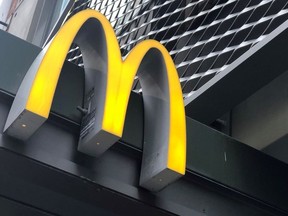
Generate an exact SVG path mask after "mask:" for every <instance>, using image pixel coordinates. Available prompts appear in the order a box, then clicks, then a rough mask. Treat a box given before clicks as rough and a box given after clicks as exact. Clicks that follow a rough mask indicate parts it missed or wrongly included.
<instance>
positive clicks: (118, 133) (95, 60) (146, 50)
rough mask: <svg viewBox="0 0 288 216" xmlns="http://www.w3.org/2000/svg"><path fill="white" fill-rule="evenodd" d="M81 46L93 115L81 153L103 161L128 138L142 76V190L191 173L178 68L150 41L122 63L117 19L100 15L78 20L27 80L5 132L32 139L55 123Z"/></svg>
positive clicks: (88, 112) (87, 105) (88, 109)
mask: <svg viewBox="0 0 288 216" xmlns="http://www.w3.org/2000/svg"><path fill="white" fill-rule="evenodd" d="M72 42H75V43H76V44H78V46H79V48H80V50H81V53H82V57H83V63H84V69H85V99H84V109H85V115H84V117H83V120H82V126H81V133H80V138H79V147H78V150H79V151H81V152H84V153H86V154H89V155H93V156H99V155H101V154H102V153H103V152H105V151H106V150H107V149H108V148H109V147H110V146H112V145H113V144H114V143H115V142H116V141H117V140H119V139H120V138H121V137H122V132H123V127H124V121H125V116H126V109H127V104H128V100H129V96H130V93H131V89H132V85H133V81H134V78H135V76H136V74H137V76H138V77H139V81H140V83H141V87H142V92H143V101H144V123H145V125H144V143H143V158H142V168H141V176H140V185H141V186H142V187H145V188H147V189H149V190H151V191H157V190H160V189H162V188H163V187H165V186H166V185H168V184H169V183H171V182H173V181H175V180H176V179H178V178H179V177H180V176H182V175H184V174H185V166H186V123H185V111H184V103H183V98H182V91H181V87H180V83H179V78H178V74H177V71H176V69H175V66H174V63H173V60H172V59H171V57H170V55H169V53H168V51H167V50H166V49H165V47H164V46H162V45H161V44H160V43H159V42H157V41H154V40H146V41H143V42H141V43H139V44H138V45H136V46H135V47H134V48H133V50H132V51H131V52H130V54H129V55H128V56H127V57H126V58H125V60H123V59H122V57H121V53H120V49H119V44H118V41H117V38H116V36H115V33H114V31H113V28H112V27H111V25H110V23H109V21H108V20H107V19H106V18H105V17H104V16H103V15H101V14H100V13H98V12H96V11H94V10H85V11H82V12H79V13H78V14H76V15H74V16H73V17H72V18H70V19H69V20H68V21H67V22H66V23H65V24H64V25H63V26H62V28H61V29H60V30H59V31H58V33H57V34H56V36H55V37H54V38H53V39H52V40H51V41H50V43H49V44H48V45H47V46H46V47H45V48H44V49H43V50H42V51H41V52H40V54H39V55H38V56H37V57H36V59H35V60H34V62H33V64H32V65H31V67H30V69H29V70H28V72H27V74H26V76H25V78H24V79H23V81H22V83H21V85H20V87H19V90H18V92H17V94H16V97H15V100H14V102H13V105H12V107H11V110H10V113H9V115H8V118H7V121H6V125H5V128H4V133H5V134H8V135H10V136H13V137H16V138H18V139H23V140H25V139H28V138H29V137H30V136H31V135H32V134H33V133H34V132H35V131H36V130H37V129H38V128H39V127H40V126H41V125H42V124H43V123H44V122H45V121H46V119H47V118H48V116H49V112H50V109H51V104H52V101H53V97H54V93H55V89H56V86H57V83H58V78H59V75H60V73H61V69H62V66H63V63H64V61H65V58H66V55H67V52H68V50H69V48H70V46H71V44H72Z"/></svg>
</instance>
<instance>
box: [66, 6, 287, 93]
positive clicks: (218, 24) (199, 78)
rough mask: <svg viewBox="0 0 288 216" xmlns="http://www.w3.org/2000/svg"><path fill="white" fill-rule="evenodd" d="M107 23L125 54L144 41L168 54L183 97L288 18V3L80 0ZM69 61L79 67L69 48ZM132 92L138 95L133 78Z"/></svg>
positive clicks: (76, 51)
mask: <svg viewBox="0 0 288 216" xmlns="http://www.w3.org/2000/svg"><path fill="white" fill-rule="evenodd" d="M85 8H92V9H95V10H98V11H100V12H101V13H103V14H104V15H105V16H106V17H107V18H108V19H109V20H110V22H111V24H112V26H113V28H114V29H115V32H116V35H117V38H118V40H119V44H120V48H121V52H122V55H123V56H125V55H126V54H127V53H128V52H129V51H130V50H131V49H132V48H133V47H134V46H135V45H136V44H137V43H139V42H140V41H142V40H144V39H148V38H149V39H156V40H158V41H160V42H161V43H162V44H163V45H164V46H165V47H166V48H167V49H168V51H169V52H170V55H171V56H172V58H173V60H174V62H175V65H176V67H177V70H178V74H179V77H180V82H181V86H182V91H183V97H184V98H187V97H189V96H190V95H191V94H193V92H194V91H196V90H197V89H199V88H200V87H201V86H202V85H203V84H205V83H206V82H207V81H209V80H210V79H211V78H212V77H214V76H215V75H216V74H217V73H220V72H221V71H223V69H224V68H226V67H227V66H228V65H229V64H231V63H232V62H233V61H234V60H235V59H237V58H238V57H239V56H240V55H242V54H243V53H244V52H246V51H247V50H248V49H250V48H251V47H252V46H253V45H255V44H256V43H257V42H259V41H261V40H262V39H263V38H264V37H265V36H266V35H267V34H269V33H270V32H271V31H273V30H274V29H275V28H276V27H278V26H279V25H280V24H282V23H283V22H284V21H286V20H287V18H288V2H287V0H241V1H239V0H167V1H164V0H136V1H134V0H79V1H77V2H76V4H75V5H74V8H73V9H72V10H71V14H70V15H73V14H74V13H76V12H78V11H80V10H83V9H85ZM67 58H68V60H69V61H72V62H74V63H76V64H78V65H79V66H82V65H83V63H82V58H81V52H80V51H79V49H78V47H76V46H73V47H72V49H71V50H70V52H69V54H68V57H67ZM133 88H134V91H136V92H141V86H140V84H139V83H138V80H137V78H136V79H135V83H134V87H133Z"/></svg>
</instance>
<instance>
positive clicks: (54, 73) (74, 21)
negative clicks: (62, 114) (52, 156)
mask: <svg viewBox="0 0 288 216" xmlns="http://www.w3.org/2000/svg"><path fill="white" fill-rule="evenodd" d="M91 18H92V19H97V20H98V21H99V22H100V23H101V25H102V27H103V30H104V33H105V36H106V41H107V45H106V46H107V59H108V62H107V65H108V69H107V89H106V99H105V108H104V114H103V123H102V128H103V130H105V131H107V132H109V133H112V134H115V135H116V136H118V137H121V136H122V132H123V127H124V120H125V116H126V109H127V104H128V100H129V96H130V92H131V88H132V84H133V80H134V77H135V75H136V73H137V70H138V68H139V65H140V64H141V61H142V59H143V58H144V56H145V54H146V53H147V52H148V51H149V50H150V49H152V48H155V49H157V50H158V51H159V52H161V54H162V56H163V59H164V62H165V64H166V71H167V77H168V82H169V83H168V87H169V97H170V128H169V142H168V143H169V146H168V164H167V167H168V168H169V169H171V170H174V171H176V172H178V173H180V174H182V175H183V174H184V173H185V166H186V123H185V112H184V103H183V99H182V92H181V88H180V83H179V79H178V75H177V71H176V69H175V66H174V63H173V61H172V59H171V57H170V55H169V53H168V52H167V50H166V49H165V47H163V46H162V45H161V44H160V43H159V42H157V41H153V40H147V41H144V42H141V43H139V44H138V45H137V46H136V47H135V48H134V49H133V50H132V51H131V53H130V54H129V55H128V57H127V58H126V60H124V61H123V60H122V57H121V53H120V49H119V45H118V41H117V38H116V36H115V33H114V30H113V28H112V27H111V25H110V23H109V21H108V20H107V19H106V18H105V17H104V16H103V15H102V14H100V13H98V12H96V11H94V10H85V11H82V12H79V13H78V14H76V15H75V16H73V17H72V18H70V20H68V21H67V22H66V23H65V25H64V26H63V27H62V28H61V29H60V30H59V32H58V33H57V34H56V36H55V37H54V39H53V40H52V41H51V43H50V44H49V45H48V46H49V47H48V48H47V51H46V54H45V56H44V58H43V60H42V62H41V63H40V66H39V69H38V72H37V75H36V78H35V80H34V82H33V85H32V87H31V90H30V94H29V97H28V100H27V103H26V109H27V110H29V111H30V112H33V113H35V114H37V115H39V116H42V117H44V118H48V115H49V112H50V109H51V104H52V101H53V97H54V93H55V89H56V86H57V83H58V78H59V75H60V73H61V68H62V66H63V62H64V61H65V58H66V55H67V52H68V50H69V48H70V46H71V44H72V42H73V40H74V38H75V36H76V35H77V33H78V31H79V30H80V28H81V27H82V26H83V24H84V23H85V22H86V21H87V20H89V19H91ZM172 88H173V89H172ZM115 107H117V109H115Z"/></svg>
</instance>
